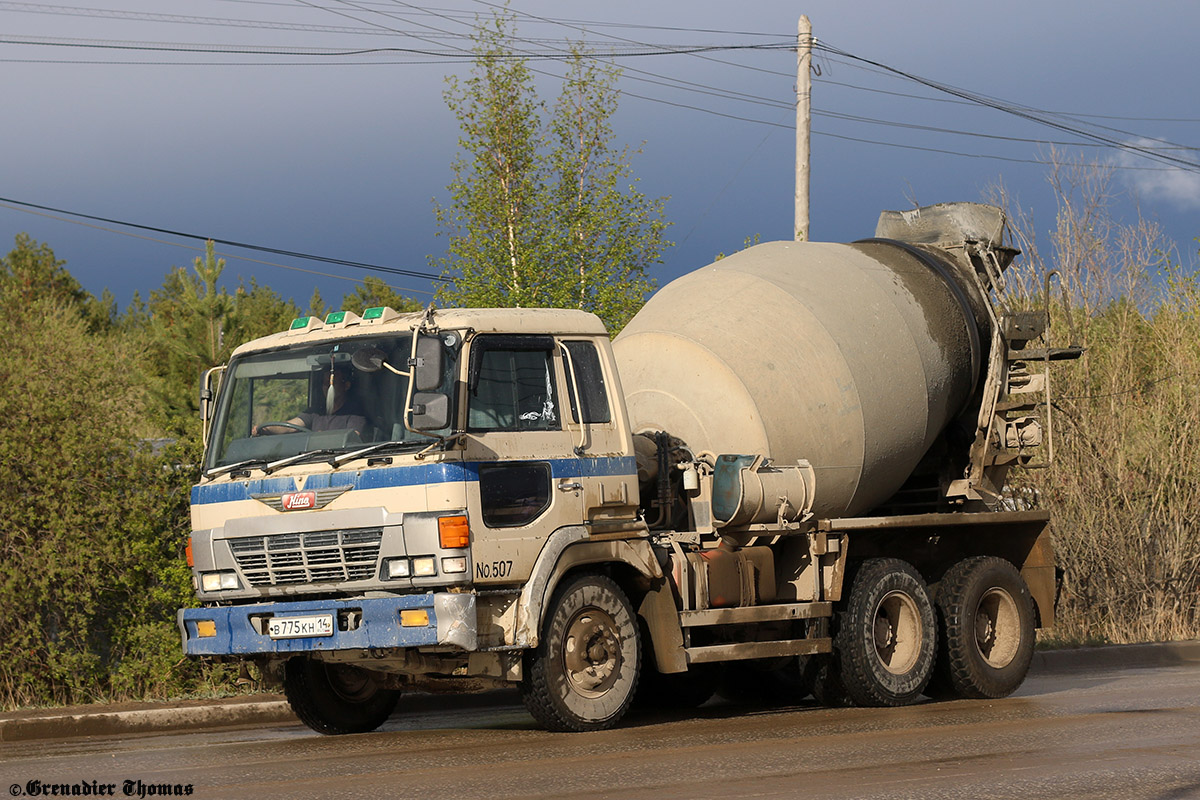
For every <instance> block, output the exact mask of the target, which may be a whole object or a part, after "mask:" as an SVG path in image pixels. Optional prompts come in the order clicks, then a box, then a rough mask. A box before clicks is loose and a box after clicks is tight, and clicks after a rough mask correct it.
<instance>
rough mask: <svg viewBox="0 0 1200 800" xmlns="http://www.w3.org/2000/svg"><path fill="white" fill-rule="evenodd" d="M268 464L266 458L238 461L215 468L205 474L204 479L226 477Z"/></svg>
mask: <svg viewBox="0 0 1200 800" xmlns="http://www.w3.org/2000/svg"><path fill="white" fill-rule="evenodd" d="M266 463H267V460H266V459H265V458H248V459H246V460H245V461H238V462H236V463H233V464H226V465H225V466H223V467H214V468H213V469H210V470H208V471H207V472H205V473H204V477H206V478H219V477H220V476H222V475H224V474H225V473H227V472H233V471H234V470H236V469H243V468H246V467H256V466H262V465H264V464H266Z"/></svg>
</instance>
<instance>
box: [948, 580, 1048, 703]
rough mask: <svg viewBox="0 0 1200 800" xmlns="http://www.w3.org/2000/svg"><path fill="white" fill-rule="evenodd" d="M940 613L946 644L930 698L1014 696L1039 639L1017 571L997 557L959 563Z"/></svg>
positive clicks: (1025, 587)
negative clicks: (1035, 643)
mask: <svg viewBox="0 0 1200 800" xmlns="http://www.w3.org/2000/svg"><path fill="white" fill-rule="evenodd" d="M937 609H938V616H939V618H940V620H941V625H942V642H941V651H940V653H939V655H938V665H937V672H936V673H935V677H934V685H933V689H932V692H931V693H933V694H936V695H937V696H939V697H969V698H975V699H995V698H998V697H1007V696H1008V695H1010V694H1012V693H1013V692H1014V691H1015V690H1016V688H1017V687H1018V686H1020V685H1021V683H1022V682H1023V681H1024V680H1025V675H1026V674H1027V673H1028V672H1029V665H1030V663H1031V662H1032V661H1033V645H1034V637H1035V633H1034V613H1033V598H1032V597H1031V596H1030V594H1029V587H1028V586H1027V585H1026V584H1025V580H1024V579H1023V578H1022V577H1021V573H1019V572H1018V571H1017V568H1016V567H1014V566H1013V565H1012V564H1011V563H1009V562H1008V561H1005V560H1004V559H1002V558H995V557H993V556H978V557H976V558H968V559H964V560H962V561H960V562H958V563H957V564H955V565H954V566H953V567H951V568H950V571H949V572H947V573H946V576H945V577H944V578H943V579H942V582H941V585H940V587H939V588H938V592H937Z"/></svg>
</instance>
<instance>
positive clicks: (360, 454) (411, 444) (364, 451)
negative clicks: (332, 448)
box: [329, 442, 422, 467]
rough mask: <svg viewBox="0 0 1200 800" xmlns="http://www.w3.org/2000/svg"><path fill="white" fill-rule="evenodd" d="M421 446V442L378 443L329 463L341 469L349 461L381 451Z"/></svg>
mask: <svg viewBox="0 0 1200 800" xmlns="http://www.w3.org/2000/svg"><path fill="white" fill-rule="evenodd" d="M421 444H422V443H421V442H378V443H377V444H373V445H369V446H367V447H363V448H361V449H359V450H354V451H352V452H349V453H343V454H342V455H340V456H336V457H335V458H331V459H329V463H330V465H331V466H334V467H340V466H341V465H342V464H345V463H347V462H349V461H353V460H354V459H356V458H366V457H367V456H369V455H371V454H372V453H378V452H380V451H383V450H390V449H393V448H395V449H397V450H399V449H406V448H410V447H411V448H414V449H415V448H416V447H418V446H420V445H421Z"/></svg>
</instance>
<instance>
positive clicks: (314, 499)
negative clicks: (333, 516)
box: [250, 486, 354, 511]
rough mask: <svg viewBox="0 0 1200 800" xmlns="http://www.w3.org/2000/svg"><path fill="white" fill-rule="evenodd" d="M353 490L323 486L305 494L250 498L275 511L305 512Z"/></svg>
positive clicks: (281, 494)
mask: <svg viewBox="0 0 1200 800" xmlns="http://www.w3.org/2000/svg"><path fill="white" fill-rule="evenodd" d="M353 488H354V487H353V486H325V487H322V488H320V489H309V490H308V491H305V492H279V493H267V494H252V495H250V496H251V497H253V498H254V499H255V500H257V501H258V502H260V503H266V504H267V505H269V506H270V507H271V508H273V509H275V510H276V511H306V510H310V509H317V508H324V507H325V506H327V505H329V504H330V503H332V502H333V501H334V500H336V499H338V497H340V496H341V495H342V493H343V492H348V491H350V490H351V489H353Z"/></svg>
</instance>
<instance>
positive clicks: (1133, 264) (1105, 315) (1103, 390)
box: [993, 165, 1200, 642]
mask: <svg viewBox="0 0 1200 800" xmlns="http://www.w3.org/2000/svg"><path fill="white" fill-rule="evenodd" d="M1109 177H1110V176H1109V175H1107V174H1106V173H1105V172H1103V171H1098V170H1095V169H1086V168H1081V167H1075V166H1070V165H1065V166H1060V167H1058V168H1056V169H1055V170H1054V171H1053V173H1052V175H1051V184H1052V186H1053V187H1054V189H1055V191H1056V194H1057V196H1058V199H1059V203H1058V214H1057V219H1056V221H1055V226H1054V228H1053V229H1052V230H1051V233H1050V235H1049V254H1048V255H1043V253H1042V251H1041V250H1040V249H1039V242H1038V241H1037V239H1036V237H1035V235H1034V231H1035V230H1036V228H1035V227H1034V225H1033V221H1032V220H1030V219H1029V218H1028V217H1027V216H1026V215H1024V214H1023V213H1022V212H1021V211H1020V209H1019V208H1016V207H1015V206H1014V204H1012V203H1009V202H1005V201H1006V200H1008V198H1006V197H1005V196H1004V193H1003V190H1002V189H1001V190H997V192H996V194H995V197H994V198H993V201H999V202H1000V203H1002V204H1004V205H1007V206H1008V208H1009V212H1010V221H1011V222H1012V224H1013V227H1014V238H1015V239H1016V244H1017V246H1019V247H1021V248H1022V250H1024V251H1025V257H1024V259H1022V261H1021V263H1020V264H1019V265H1018V266H1017V267H1016V268H1015V269H1014V272H1013V274H1012V276H1011V279H1010V282H1009V289H1008V300H1009V302H1011V303H1012V304H1013V305H1015V306H1033V305H1037V306H1042V305H1044V302H1045V298H1044V296H1043V290H1042V286H1043V281H1044V277H1045V274H1046V272H1047V271H1048V270H1050V269H1057V270H1059V271H1060V273H1061V274H1062V285H1063V289H1064V292H1063V295H1065V300H1066V302H1062V299H1061V298H1060V296H1059V295H1058V293H1057V292H1055V293H1054V294H1055V298H1054V299H1053V301H1052V304H1051V306H1052V312H1053V316H1054V326H1055V327H1054V329H1053V336H1054V338H1055V340H1056V341H1055V344H1058V345H1061V344H1066V343H1067V342H1066V339H1067V338H1068V324H1067V323H1068V320H1067V313H1066V312H1067V310H1068V309H1069V310H1070V317H1071V321H1072V322H1073V323H1074V328H1075V330H1074V335H1075V338H1076V339H1077V340H1078V342H1079V343H1080V344H1083V345H1084V346H1085V347H1087V352H1086V353H1085V355H1084V357H1083V358H1082V359H1080V360H1079V361H1078V362H1075V363H1073V364H1068V365H1064V366H1062V367H1059V368H1057V369H1055V370H1054V374H1053V376H1052V377H1053V381H1054V400H1055V403H1054V407H1055V414H1054V428H1055V443H1054V455H1055V463H1054V465H1053V467H1052V468H1051V469H1050V470H1046V471H1042V472H1036V473H1034V472H1031V473H1027V474H1024V475H1021V476H1018V477H1017V480H1018V481H1020V485H1021V486H1023V487H1025V488H1026V489H1028V488H1033V489H1035V490H1036V496H1037V497H1038V502H1039V503H1040V504H1041V505H1043V506H1048V507H1049V508H1051V509H1052V511H1053V512H1054V522H1053V526H1054V527H1053V533H1054V538H1055V544H1056V547H1057V550H1058V558H1059V563H1060V565H1061V566H1062V567H1063V568H1064V569H1065V576H1064V584H1063V593H1062V598H1061V602H1060V605H1059V627H1058V629H1057V630H1056V631H1055V632H1054V636H1055V637H1056V639H1058V640H1059V641H1066V642H1070V641H1109V642H1138V641H1152V640H1171V639H1194V638H1200V447H1198V445H1200V439H1198V438H1197V437H1198V435H1200V393H1198V392H1197V383H1198V382H1200V315H1198V310H1200V287H1198V285H1197V276H1196V274H1195V272H1188V271H1185V270H1184V269H1182V268H1181V267H1180V266H1179V264H1178V258H1177V257H1176V256H1175V255H1174V248H1173V246H1171V244H1170V243H1169V242H1167V241H1166V240H1165V239H1164V238H1163V236H1162V234H1161V232H1160V231H1159V229H1158V228H1157V227H1156V226H1155V225H1153V224H1152V223H1149V222H1147V221H1145V220H1143V219H1138V220H1137V221H1136V222H1133V223H1131V224H1122V223H1120V222H1118V221H1116V220H1115V219H1114V217H1113V214H1112V205H1113V199H1114V197H1113V195H1112V193H1111V192H1110V186H1111V183H1110V181H1109Z"/></svg>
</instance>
